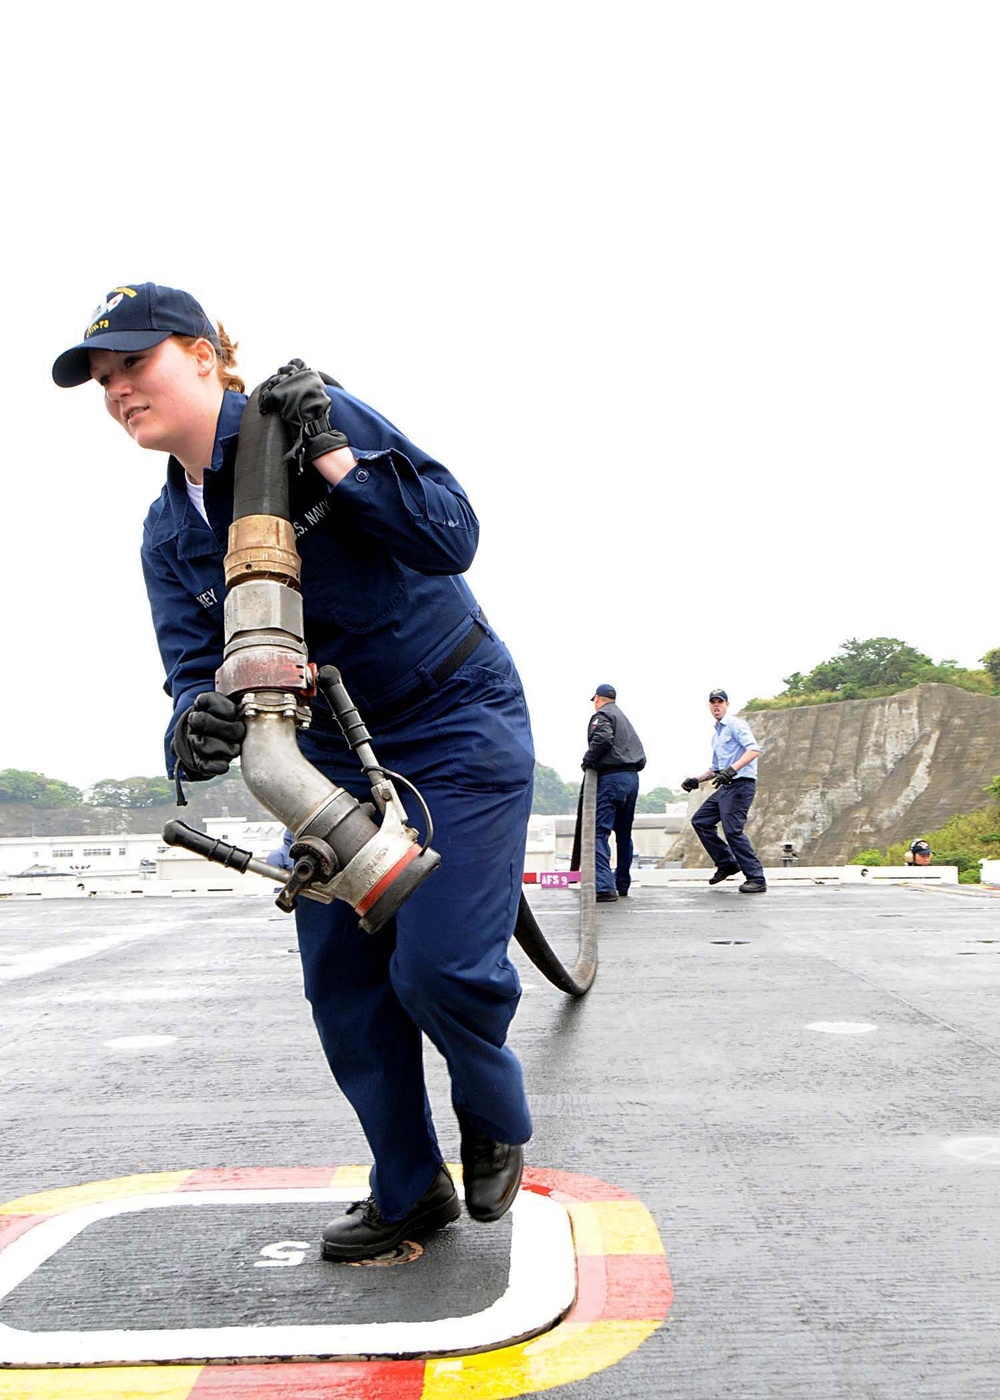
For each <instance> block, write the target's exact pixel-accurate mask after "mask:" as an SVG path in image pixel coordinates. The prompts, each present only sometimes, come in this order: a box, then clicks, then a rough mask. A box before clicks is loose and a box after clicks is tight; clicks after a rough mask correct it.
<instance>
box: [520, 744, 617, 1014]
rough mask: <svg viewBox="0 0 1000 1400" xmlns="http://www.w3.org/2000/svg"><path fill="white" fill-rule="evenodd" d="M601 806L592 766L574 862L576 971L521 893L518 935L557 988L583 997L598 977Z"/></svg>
mask: <svg viewBox="0 0 1000 1400" xmlns="http://www.w3.org/2000/svg"><path fill="white" fill-rule="evenodd" d="M596 807H597V774H596V773H595V772H594V770H593V769H592V768H588V769H587V770H586V772H585V773H584V775H583V784H582V786H581V788H580V801H579V805H578V807H577V812H576V833H575V835H574V837H573V850H574V852H578V853H579V866H578V867H577V866H576V857H575V856H574V859H573V861H571V864H572V865H573V866H574V867H575V868H578V869H579V871H580V887H579V888H580V941H579V946H578V949H577V957H576V962H575V963H574V964H573V968H572V971H570V970H569V969H567V968H565V967H564V966H563V964H562V963H561V962H560V961H559V959H558V957H557V956H556V954H555V953H554V952H553V951H552V948H551V947H550V946H549V943H548V941H547V939H546V938H545V935H544V934H543V933H542V931H541V929H540V928H539V927H538V924H537V922H536V921H535V916H534V914H532V912H531V906H530V905H529V904H528V901H527V899H525V897H524V892H523V890H522V892H521V902H520V904H519V906H518V910H517V923H516V925H515V926H514V937H515V938H516V939H517V941H518V943H519V944H520V945H521V947H522V949H523V950H524V952H525V954H526V956H527V957H529V958H530V959H531V961H532V962H533V963H534V964H535V966H536V967H537V968H538V970H539V972H540V973H542V975H543V976H545V977H547V978H548V980H549V981H550V982H551V983H552V985H553V986H554V987H558V988H559V990H560V991H561V992H565V993H566V994H567V996H571V997H582V996H583V995H584V994H585V993H586V992H589V991H590V988H591V985H592V983H593V981H594V978H595V977H596V976H597V904H596V902H595V899H594V896H595V894H596V889H595V885H594V817H595V812H596Z"/></svg>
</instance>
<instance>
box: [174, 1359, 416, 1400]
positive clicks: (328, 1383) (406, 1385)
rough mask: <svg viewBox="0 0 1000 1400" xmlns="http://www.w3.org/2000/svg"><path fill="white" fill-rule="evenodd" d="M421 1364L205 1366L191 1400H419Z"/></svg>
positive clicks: (411, 1362) (410, 1362)
mask: <svg viewBox="0 0 1000 1400" xmlns="http://www.w3.org/2000/svg"><path fill="white" fill-rule="evenodd" d="M423 1388H424V1363H423V1362H422V1361H322V1362H320V1361H317V1362H315V1363H308V1362H305V1363H304V1362H292V1363H290V1364H289V1365H286V1366H282V1365H280V1364H277V1363H275V1364H270V1365H266V1366H206V1367H205V1369H204V1370H203V1371H202V1373H201V1375H200V1376H199V1377H198V1379H197V1381H196V1382H195V1384H194V1386H193V1387H192V1389H191V1390H190V1392H189V1394H188V1400H420V1396H421V1394H422V1392H423Z"/></svg>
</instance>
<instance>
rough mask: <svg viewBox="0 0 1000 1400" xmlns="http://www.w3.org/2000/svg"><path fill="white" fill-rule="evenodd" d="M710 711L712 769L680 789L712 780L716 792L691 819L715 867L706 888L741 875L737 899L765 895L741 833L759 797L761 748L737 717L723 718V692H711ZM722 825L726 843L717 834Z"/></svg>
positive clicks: (690, 789)
mask: <svg viewBox="0 0 1000 1400" xmlns="http://www.w3.org/2000/svg"><path fill="white" fill-rule="evenodd" d="M708 707H709V709H710V710H711V711H712V718H713V719H714V720H715V734H714V735H713V738H712V766H711V768H709V769H707V770H706V771H705V772H704V773H700V774H699V775H698V777H696V778H685V779H684V781H683V783H682V784H681V787H682V788H683V789H684V791H685V792H694V790H695V788H697V787H699V786H700V785H701V784H702V783H704V782H707V781H708V780H709V779H711V781H712V786H713V787H714V788H715V792H714V793H713V794H712V796H711V797H709V798H708V799H707V800H706V801H705V802H703V803H702V804H701V806H700V807H699V808H698V810H697V812H695V814H694V816H693V817H692V818H691V825H692V826H693V827H694V830H695V835H696V836H697V837H698V840H699V841H700V842H701V844H702V845H703V846H704V847H705V850H706V851H707V852H708V854H709V856H710V857H711V858H712V860H714V861H715V874H714V875H713V876H712V877H711V879H710V880H709V882H708V883H709V884H710V885H718V884H721V883H722V881H723V880H728V879H729V876H730V875H738V874H739V873H740V871H741V870H742V872H743V875H744V881H743V884H742V885H740V894H763V893H764V892H765V891H766V889H767V881H766V880H765V879H764V867H763V866H762V865H761V863H760V861H759V860H758V859H757V855H756V852H755V851H754V848H753V846H751V844H750V842H749V840H748V839H747V837H746V835H745V834H744V831H743V828H744V826H745V825H746V819H747V813H748V812H749V811H750V804H751V802H752V801H753V799H754V794H755V793H756V791H757V760H758V758H760V745H759V744H758V743H757V740H756V739H755V738H754V736H753V733H752V731H751V729H750V726H749V725H748V724H747V722H746V720H744V719H740V718H739V716H738V715H734V716H733V718H732V719H728V718H727V717H726V711H727V710H728V709H729V696H728V695H727V694H726V692H725V691H724V690H713V691H712V692H711V693H710V694H709V697H708ZM720 822H721V823H722V830H723V833H724V834H725V840H723V839H722V837H720V835H719V833H718V831H717V830H716V827H717V826H718V825H719V823H720Z"/></svg>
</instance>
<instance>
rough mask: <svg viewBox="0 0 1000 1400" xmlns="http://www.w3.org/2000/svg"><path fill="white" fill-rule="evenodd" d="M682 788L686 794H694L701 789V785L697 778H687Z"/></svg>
mask: <svg viewBox="0 0 1000 1400" xmlns="http://www.w3.org/2000/svg"><path fill="white" fill-rule="evenodd" d="M681 787H682V788H683V789H684V791H685V792H694V790H695V789H696V788H699V787H701V783H700V782H699V781H698V779H697V778H685V779H684V781H683V782H682V783H681Z"/></svg>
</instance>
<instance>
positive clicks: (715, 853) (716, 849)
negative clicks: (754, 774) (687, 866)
mask: <svg viewBox="0 0 1000 1400" xmlns="http://www.w3.org/2000/svg"><path fill="white" fill-rule="evenodd" d="M756 791H757V780H756V779H755V778H736V779H735V780H734V781H733V782H731V783H730V784H729V786H728V787H721V788H718V789H717V790H716V791H715V792H713V793H712V795H711V797H708V798H706V800H705V801H704V802H703V803H702V804H701V806H700V807H699V808H698V810H697V812H695V814H694V816H693V817H692V818H691V825H692V826H693V827H694V829H695V834H696V836H697V837H698V840H699V841H700V842H701V844H702V845H703V846H704V847H705V850H706V851H707V852H708V854H709V856H710V857H711V859H712V860H713V861H714V862H715V864H716V865H717V866H718V865H738V866H739V867H740V869H741V870H742V871H743V874H744V875H745V876H746V877H747V879H748V880H763V878H764V867H763V866H762V865H761V863H760V861H759V860H758V859H757V856H756V853H755V852H754V848H753V847H752V846H751V844H750V842H749V841H748V840H747V838H746V837H745V836H744V834H743V828H744V826H745V825H746V820H747V813H748V812H749V811H750V803H751V802H752V801H753V799H754V793H755V792H756ZM719 822H721V823H722V830H723V831H724V832H725V836H726V840H725V841H723V840H722V838H721V837H720V836H719V833H718V832H717V831H716V829H715V828H716V827H717V826H718V824H719ZM726 842H728V843H729V844H728V845H727V844H726Z"/></svg>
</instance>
